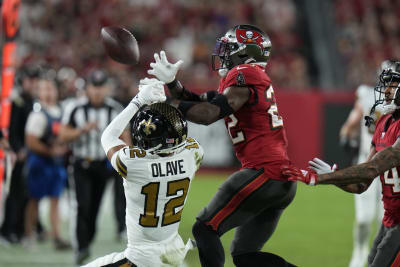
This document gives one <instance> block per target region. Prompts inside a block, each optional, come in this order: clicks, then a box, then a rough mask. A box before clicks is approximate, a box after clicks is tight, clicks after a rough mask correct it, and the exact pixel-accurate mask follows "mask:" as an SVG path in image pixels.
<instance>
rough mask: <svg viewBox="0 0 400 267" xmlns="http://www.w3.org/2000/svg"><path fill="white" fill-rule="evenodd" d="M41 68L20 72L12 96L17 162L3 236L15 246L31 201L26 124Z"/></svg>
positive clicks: (41, 235) (12, 143)
mask: <svg viewBox="0 0 400 267" xmlns="http://www.w3.org/2000/svg"><path fill="white" fill-rule="evenodd" d="M39 77H40V68H39V67H37V66H34V65H24V66H22V67H21V68H20V69H19V70H18V72H17V81H16V85H17V86H16V88H17V89H18V90H17V92H14V95H13V97H12V107H11V118H10V128H9V142H10V146H11V149H12V150H13V151H14V152H15V153H16V155H17V159H16V163H15V166H14V169H13V171H12V174H11V183H10V191H9V193H8V195H7V198H6V204H5V213H4V220H3V223H2V226H1V235H2V236H3V237H4V238H5V239H6V240H7V241H9V242H11V243H17V242H19V241H20V240H21V239H22V237H23V236H24V233H25V230H24V229H25V228H24V222H25V207H26V203H27V201H28V189H27V184H26V177H25V173H24V172H23V169H24V166H25V160H26V156H27V147H26V145H25V125H26V121H27V119H28V116H29V114H30V113H31V111H32V109H33V103H34V99H35V97H36V94H37V93H36V91H37V83H38V80H39ZM37 230H38V238H39V239H40V240H43V239H45V238H46V237H45V235H46V233H45V231H44V230H43V227H42V225H41V224H40V223H39V224H38V229H37Z"/></svg>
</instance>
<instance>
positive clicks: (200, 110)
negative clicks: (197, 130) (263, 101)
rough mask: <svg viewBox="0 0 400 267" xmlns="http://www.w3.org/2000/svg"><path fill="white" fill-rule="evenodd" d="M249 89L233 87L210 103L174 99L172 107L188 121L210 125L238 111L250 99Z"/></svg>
mask: <svg viewBox="0 0 400 267" xmlns="http://www.w3.org/2000/svg"><path fill="white" fill-rule="evenodd" d="M249 97H250V91H249V89H248V88H247V87H237V86H231V87H228V88H226V89H225V91H224V92H223V93H222V94H217V95H216V96H215V97H214V98H213V99H211V101H210V102H195V101H184V100H178V99H173V100H172V101H171V105H173V106H174V107H176V108H178V109H179V110H180V111H181V112H182V113H183V115H184V116H185V117H186V119H187V120H189V121H192V122H195V123H199V124H204V125H209V124H211V123H214V122H216V121H217V120H219V119H222V118H224V117H226V116H229V115H230V114H232V113H234V112H235V111H237V110H238V109H239V108H241V107H242V106H243V105H244V104H245V103H246V102H247V100H248V99H249Z"/></svg>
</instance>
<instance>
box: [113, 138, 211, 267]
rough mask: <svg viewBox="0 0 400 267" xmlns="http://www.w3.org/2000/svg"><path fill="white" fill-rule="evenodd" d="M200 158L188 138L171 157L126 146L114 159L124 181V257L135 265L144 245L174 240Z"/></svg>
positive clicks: (194, 144)
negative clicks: (126, 243)
mask: <svg viewBox="0 0 400 267" xmlns="http://www.w3.org/2000/svg"><path fill="white" fill-rule="evenodd" d="M202 158H203V149H202V147H201V146H200V145H199V143H198V142H197V141H196V140H194V139H193V138H187V140H186V144H185V145H184V147H182V148H181V151H179V153H175V154H173V155H172V156H167V157H160V156H158V155H155V154H151V153H147V152H146V151H145V150H141V149H139V148H137V147H125V148H123V149H120V150H119V152H118V153H116V154H115V155H114V156H113V159H112V165H113V167H114V168H115V169H116V170H117V171H118V172H119V173H120V175H121V176H122V177H123V178H125V179H124V190H125V197H126V227H127V234H128V248H127V250H126V251H125V255H126V257H127V258H128V259H129V260H131V261H132V262H134V263H135V264H138V261H140V259H139V258H140V255H139V256H138V251H140V249H141V248H143V246H149V245H150V246H151V245H156V244H160V243H164V242H169V241H170V240H173V239H174V238H176V236H177V235H178V227H179V222H180V220H181V213H182V209H183V206H184V204H185V201H186V196H187V194H188V191H189V188H190V183H191V181H192V179H193V178H194V174H195V172H196V171H197V170H198V168H199V167H200V164H201V161H202ZM154 256H156V255H154Z"/></svg>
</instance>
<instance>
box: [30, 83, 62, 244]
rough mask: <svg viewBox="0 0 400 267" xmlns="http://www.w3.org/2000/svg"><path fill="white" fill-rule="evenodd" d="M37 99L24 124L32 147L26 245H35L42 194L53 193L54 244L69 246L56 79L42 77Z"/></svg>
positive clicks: (51, 202) (51, 218)
mask: <svg viewBox="0 0 400 267" xmlns="http://www.w3.org/2000/svg"><path fill="white" fill-rule="evenodd" d="M38 101H39V102H38V103H35V105H34V110H33V111H32V112H31V113H30V114H29V117H28V120H27V124H26V128H25V133H26V134H25V135H26V144H27V147H28V149H29V153H28V158H27V164H26V171H27V183H28V193H29V200H28V204H27V206H26V210H25V239H24V240H25V242H24V245H25V246H28V247H31V246H32V245H33V243H34V229H35V228H36V222H37V218H38V214H39V201H40V200H41V199H42V198H43V197H50V225H51V237H52V239H53V241H54V247H55V248H56V249H59V250H63V249H68V248H70V245H69V244H68V243H67V242H65V241H64V240H63V239H62V238H61V232H60V228H61V225H60V215H59V205H58V203H59V197H60V195H61V193H62V192H63V190H64V188H65V186H66V182H67V172H66V169H65V157H64V156H65V153H66V152H67V146H66V145H65V144H63V143H62V142H61V141H60V140H59V138H58V133H59V129H60V127H59V126H60V120H61V108H60V106H58V91H57V87H56V84H55V81H54V80H52V79H48V78H41V79H40V80H39V82H38Z"/></svg>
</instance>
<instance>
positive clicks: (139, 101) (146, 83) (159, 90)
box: [132, 78, 167, 107]
mask: <svg viewBox="0 0 400 267" xmlns="http://www.w3.org/2000/svg"><path fill="white" fill-rule="evenodd" d="M166 99H167V97H166V96H165V91H164V83H163V82H162V81H159V80H157V79H154V78H153V79H149V78H145V79H142V80H140V82H139V93H138V94H137V95H136V96H135V97H134V98H133V99H132V102H133V103H134V104H135V105H136V106H138V107H141V106H142V105H151V104H153V103H158V102H164V101H165V100H166Z"/></svg>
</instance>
